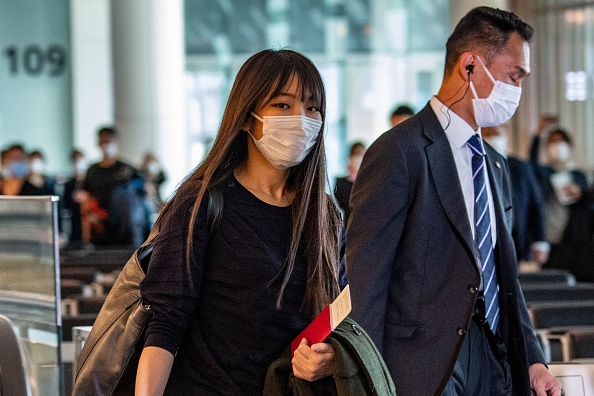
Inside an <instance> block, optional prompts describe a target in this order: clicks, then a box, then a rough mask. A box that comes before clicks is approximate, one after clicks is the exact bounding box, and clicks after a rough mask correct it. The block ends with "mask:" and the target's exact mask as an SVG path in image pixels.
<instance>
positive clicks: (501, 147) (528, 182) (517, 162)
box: [481, 125, 550, 268]
mask: <svg viewBox="0 0 594 396" xmlns="http://www.w3.org/2000/svg"><path fill="white" fill-rule="evenodd" d="M481 132H482V136H483V139H484V140H485V141H486V142H487V143H489V144H490V145H491V146H492V147H493V148H494V149H495V150H497V152H499V154H501V155H503V156H504V157H505V158H506V159H507V164H508V166H509V177H510V182H511V188H512V206H513V211H514V215H513V227H512V237H513V239H514V243H515V245H516V253H517V255H518V260H520V261H523V262H532V263H534V264H535V265H536V266H537V267H538V268H540V267H541V266H542V265H543V264H544V263H546V262H547V260H548V258H549V250H550V246H549V243H548V242H547V239H546V224H545V209H544V199H543V196H542V191H541V188H540V184H539V182H538V180H537V178H536V175H535V173H534V170H533V169H532V166H531V165H530V163H529V162H527V161H523V160H521V159H519V158H517V157H514V156H512V155H510V154H509V151H508V144H509V141H508V136H509V134H508V132H507V128H506V127H505V126H503V125H501V126H496V127H488V128H482V129H481Z"/></svg>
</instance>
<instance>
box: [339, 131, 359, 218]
mask: <svg viewBox="0 0 594 396" xmlns="http://www.w3.org/2000/svg"><path fill="white" fill-rule="evenodd" d="M363 155H365V145H364V144H363V143H362V142H355V143H353V144H351V148H350V150H349V163H348V166H347V169H348V175H346V176H344V177H337V178H336V186H335V188H334V198H336V202H337V203H338V206H339V207H340V209H342V211H343V214H344V217H343V222H344V224H345V225H346V224H348V222H349V216H350V214H351V208H350V206H349V200H350V199H351V190H352V189H353V183H354V182H355V179H356V178H357V173H359V167H360V166H361V161H362V160H363Z"/></svg>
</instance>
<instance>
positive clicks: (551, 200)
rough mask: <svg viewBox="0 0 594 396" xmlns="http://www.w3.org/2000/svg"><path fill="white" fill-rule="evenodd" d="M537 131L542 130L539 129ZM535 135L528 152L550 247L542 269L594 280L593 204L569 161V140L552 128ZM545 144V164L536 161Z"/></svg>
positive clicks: (583, 178) (580, 174) (582, 176)
mask: <svg viewBox="0 0 594 396" xmlns="http://www.w3.org/2000/svg"><path fill="white" fill-rule="evenodd" d="M539 131H541V130H540V129H539ZM547 132H548V133H547V135H546V136H541V135H542V133H539V134H536V135H535V136H534V140H533V143H532V147H531V150H530V160H531V162H532V164H533V166H534V169H535V171H536V174H537V176H538V180H539V183H540V186H541V189H542V192H543V197H544V200H545V214H546V225H547V238H548V240H549V242H550V244H551V252H550V255H549V260H548V261H547V263H546V264H545V266H544V267H545V268H558V269H565V270H568V271H570V272H571V273H572V274H573V275H574V276H575V277H576V279H577V280H578V281H583V282H593V281H594V265H593V264H592V263H593V262H594V240H593V238H592V236H593V228H594V225H593V222H592V207H591V205H592V202H591V197H590V195H589V194H588V191H589V189H588V181H587V178H586V175H585V174H584V172H582V171H580V170H578V169H575V167H574V165H573V162H572V148H573V143H572V139H571V137H570V135H569V133H567V131H565V130H564V129H562V128H559V127H554V128H550V129H549V130H548V131H547ZM543 139H544V140H545V142H546V149H545V153H546V164H543V163H540V162H539V152H540V144H541V140H543Z"/></svg>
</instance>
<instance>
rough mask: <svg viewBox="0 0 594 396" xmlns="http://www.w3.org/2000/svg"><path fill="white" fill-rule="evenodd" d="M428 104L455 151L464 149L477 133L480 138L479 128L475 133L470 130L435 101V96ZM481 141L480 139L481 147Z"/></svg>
mask: <svg viewBox="0 0 594 396" xmlns="http://www.w3.org/2000/svg"><path fill="white" fill-rule="evenodd" d="M429 104H430V105H431V109H432V110H433V112H434V113H435V115H436V116H437V119H438V120H439V123H440V124H441V127H442V128H443V129H444V132H445V134H446V135H447V137H448V139H449V140H450V142H452V143H453V145H454V146H455V147H456V148H457V149H461V148H462V147H464V146H465V145H466V142H467V141H468V139H470V137H471V136H472V135H474V134H476V133H478V135H479V136H481V128H480V127H479V128H478V129H477V130H476V131H475V130H474V129H472V127H471V126H470V125H468V123H467V122H466V121H464V120H463V119H462V118H461V117H460V116H459V115H458V114H456V113H454V112H453V111H452V110H450V109H449V107H447V106H446V105H445V104H443V103H442V102H441V101H440V100H439V99H437V96H433V97H432V98H431V100H430V101H429ZM482 141H483V139H482V137H481V145H482ZM484 153H485V148H484V146H483V154H484Z"/></svg>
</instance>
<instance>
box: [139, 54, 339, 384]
mask: <svg viewBox="0 0 594 396" xmlns="http://www.w3.org/2000/svg"><path fill="white" fill-rule="evenodd" d="M324 116H325V93H324V87H323V83H322V79H321V77H320V74H319V72H318V70H317V69H316V68H315V66H314V65H313V63H312V62H311V61H310V60H308V59H307V58H306V57H304V56H303V55H301V54H298V53H296V52H293V51H289V50H280V51H273V50H265V51H262V52H259V53H257V54H255V55H253V56H252V57H251V58H250V59H248V60H247V61H246V63H245V64H244V65H243V66H242V68H241V70H240V71H239V73H238V75H237V77H236V79H235V83H234V85H233V88H232V90H231V93H230V96H229V100H228V103H227V107H226V109H225V113H224V115H223V119H222V121H221V126H220V130H219V133H218V136H217V139H216V141H215V143H214V146H213V148H212V150H211V151H210V153H209V154H208V156H207V158H206V159H205V160H204V162H203V163H202V164H201V165H200V166H199V167H198V168H197V169H196V170H195V171H194V172H193V173H192V174H191V175H190V176H189V177H188V178H187V179H186V180H185V182H184V183H183V184H182V185H181V186H180V187H179V189H178V191H177V192H176V195H175V197H174V198H173V199H172V200H171V201H170V202H169V203H168V204H167V206H166V207H165V208H164V210H163V212H162V214H161V215H160V217H159V218H158V220H157V222H156V225H155V226H156V227H159V235H158V237H157V238H156V240H155V243H154V249H153V253H152V257H151V260H150V263H149V268H148V271H147V274H146V277H145V279H144V281H143V282H142V284H141V292H142V296H143V298H144V299H145V300H146V302H147V303H149V304H150V305H151V307H152V309H153V316H152V319H151V321H150V323H149V325H148V328H147V334H146V338H145V347H144V350H143V352H142V356H141V359H140V363H139V367H138V372H137V373H138V375H137V380H136V392H137V394H141V395H146V394H161V393H163V392H165V393H166V394H199V395H246V394H248V395H249V394H261V393H262V388H263V383H264V377H265V374H266V369H267V367H268V365H269V364H270V363H271V362H272V361H273V360H275V359H276V358H278V357H279V356H280V355H281V353H282V352H283V350H284V349H285V348H286V347H287V346H288V345H289V344H290V342H291V341H292V339H293V338H294V337H295V336H296V335H297V334H299V332H300V331H301V330H302V329H303V328H304V327H305V326H306V325H307V324H308V323H309V322H310V321H311V320H312V319H313V318H314V317H315V316H316V315H317V314H318V313H319V312H320V311H321V310H322V309H323V308H324V307H325V306H326V305H327V304H328V303H330V302H331V301H332V300H333V299H334V298H335V297H336V296H337V295H338V293H339V292H340V288H341V287H343V286H344V285H345V284H346V279H345V275H344V266H343V265H342V257H343V249H342V247H343V246H342V238H341V235H342V231H341V228H342V226H341V222H340V216H339V212H338V210H337V208H336V207H335V205H334V204H333V201H332V199H331V197H329V195H328V194H327V193H326V192H325V191H326V181H327V177H326V165H325V157H324ZM207 189H209V190H212V189H217V190H219V191H220V192H221V193H222V196H223V213H222V217H221V219H220V221H219V222H218V224H217V227H216V229H215V230H214V231H212V232H211V233H209V231H208V227H207V226H206V218H207V213H206V208H207V203H208V196H209V194H208V191H207ZM189 230H193V232H189ZM174 356H175V358H174ZM332 358H333V350H332V348H331V346H329V345H328V344H316V345H312V346H311V347H310V346H308V345H307V342H306V341H302V342H301V345H300V346H299V348H298V350H297V351H296V353H295V357H294V359H293V372H294V374H295V375H296V376H297V377H299V378H303V379H307V380H315V379H318V378H323V377H325V376H328V375H330V374H332V373H331V361H332Z"/></svg>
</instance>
